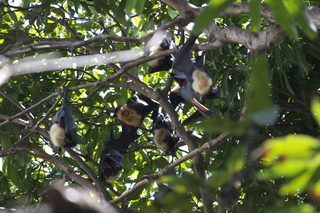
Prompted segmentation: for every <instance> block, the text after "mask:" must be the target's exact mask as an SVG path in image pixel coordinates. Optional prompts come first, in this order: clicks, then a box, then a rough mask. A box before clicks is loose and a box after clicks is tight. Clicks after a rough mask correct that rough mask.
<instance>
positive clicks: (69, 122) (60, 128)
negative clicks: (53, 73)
mask: <svg viewBox="0 0 320 213" xmlns="http://www.w3.org/2000/svg"><path fill="white" fill-rule="evenodd" d="M67 93H68V87H65V88H64V95H63V102H62V108H61V109H60V110H59V111H58V112H57V114H56V115H55V116H54V117H53V118H52V121H51V122H50V124H51V125H50V132H49V134H50V139H51V141H52V143H53V144H54V145H55V146H56V147H73V146H76V145H77V144H78V136H77V125H76V123H75V121H74V119H73V117H72V114H71V111H70V107H69V101H68V97H67Z"/></svg>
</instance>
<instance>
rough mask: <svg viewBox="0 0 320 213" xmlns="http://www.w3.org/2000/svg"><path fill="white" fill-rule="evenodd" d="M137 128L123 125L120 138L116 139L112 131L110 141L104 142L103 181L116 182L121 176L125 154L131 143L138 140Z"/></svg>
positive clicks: (100, 167) (101, 160)
mask: <svg viewBox="0 0 320 213" xmlns="http://www.w3.org/2000/svg"><path fill="white" fill-rule="evenodd" d="M136 131H137V128H136V127H131V126H128V125H126V124H125V123H123V124H122V132H121V135H120V138H118V139H114V136H113V130H112V129H111V134H110V140H108V141H105V142H103V145H104V147H105V148H104V149H103V151H102V153H101V156H100V165H99V175H98V176H99V178H100V180H102V181H106V182H109V183H110V182H114V181H116V180H117V179H118V178H119V177H120V176H121V170H122V167H123V165H124V153H126V152H127V151H128V147H129V145H130V143H131V142H133V141H134V140H136V139H137V138H138V136H137V134H136Z"/></svg>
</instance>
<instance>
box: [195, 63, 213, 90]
mask: <svg viewBox="0 0 320 213" xmlns="http://www.w3.org/2000/svg"><path fill="white" fill-rule="evenodd" d="M192 78H193V83H192V89H193V90H194V91H195V92H196V93H198V94H199V95H206V94H208V93H209V91H210V89H211V87H212V86H213V82H212V79H211V78H210V77H209V75H208V74H207V73H206V72H204V71H203V70H201V69H198V68H196V70H195V71H194V72H193V73H192Z"/></svg>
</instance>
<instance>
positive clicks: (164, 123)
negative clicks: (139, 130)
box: [153, 113, 179, 156]
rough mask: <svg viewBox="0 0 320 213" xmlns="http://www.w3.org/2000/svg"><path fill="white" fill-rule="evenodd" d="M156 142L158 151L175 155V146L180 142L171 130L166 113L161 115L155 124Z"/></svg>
mask: <svg viewBox="0 0 320 213" xmlns="http://www.w3.org/2000/svg"><path fill="white" fill-rule="evenodd" d="M153 130H154V142H155V144H156V146H157V148H158V149H160V150H161V151H163V152H165V153H166V154H170V155H172V156H174V155H175V152H176V148H175V145H176V143H177V142H178V141H179V138H178V137H174V136H173V134H172V129H171V121H170V118H169V117H168V116H167V115H166V114H165V113H160V114H159V116H158V117H157V119H156V121H155V123H154V128H153Z"/></svg>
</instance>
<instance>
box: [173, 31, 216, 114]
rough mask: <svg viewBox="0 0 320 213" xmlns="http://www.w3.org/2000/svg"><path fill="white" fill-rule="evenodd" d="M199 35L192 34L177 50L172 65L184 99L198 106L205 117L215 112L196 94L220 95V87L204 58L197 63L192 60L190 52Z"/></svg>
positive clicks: (208, 96)
mask: <svg viewBox="0 0 320 213" xmlns="http://www.w3.org/2000/svg"><path fill="white" fill-rule="evenodd" d="M197 37H198V36H195V35H190V37H189V39H188V40H187V42H186V43H185V44H184V45H183V46H182V48H181V49H180V50H179V51H178V52H177V54H176V56H175V59H174V61H173V65H172V69H173V72H172V76H173V77H174V79H175V80H176V81H177V82H178V84H179V86H180V88H179V93H180V95H181V96H182V97H183V99H185V100H186V101H188V102H189V103H191V104H193V105H194V106H195V107H197V109H198V110H199V111H200V112H201V113H202V114H203V115H204V116H205V117H211V116H213V113H212V112H211V111H210V110H209V109H208V108H206V107H205V106H203V105H202V104H201V103H199V102H198V101H197V100H196V99H195V95H201V96H204V97H207V98H216V97H218V88H217V86H216V85H215V84H214V82H213V80H212V78H211V76H210V74H209V71H208V70H207V69H206V68H205V67H204V66H203V60H199V58H198V60H196V62H195V63H193V62H192V60H191V56H190V52H191V50H192V47H193V45H194V43H195V41H196V39H197ZM200 59H203V58H200Z"/></svg>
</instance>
